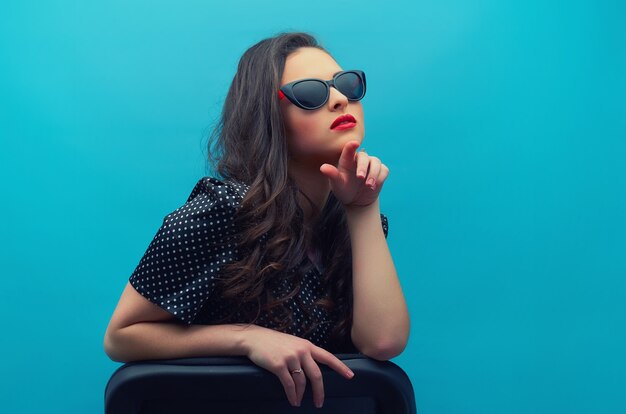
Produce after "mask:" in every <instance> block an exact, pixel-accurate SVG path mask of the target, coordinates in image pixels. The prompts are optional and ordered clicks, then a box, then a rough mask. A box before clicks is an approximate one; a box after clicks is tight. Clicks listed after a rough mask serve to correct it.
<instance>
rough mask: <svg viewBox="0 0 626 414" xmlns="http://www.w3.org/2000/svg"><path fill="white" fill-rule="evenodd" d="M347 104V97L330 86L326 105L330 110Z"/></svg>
mask: <svg viewBox="0 0 626 414" xmlns="http://www.w3.org/2000/svg"><path fill="white" fill-rule="evenodd" d="M346 106H348V98H347V97H346V95H344V94H342V93H341V92H339V91H338V90H337V88H335V87H334V86H331V87H330V96H329V97H328V107H329V109H330V110H331V111H336V110H339V109H342V108H345V107H346Z"/></svg>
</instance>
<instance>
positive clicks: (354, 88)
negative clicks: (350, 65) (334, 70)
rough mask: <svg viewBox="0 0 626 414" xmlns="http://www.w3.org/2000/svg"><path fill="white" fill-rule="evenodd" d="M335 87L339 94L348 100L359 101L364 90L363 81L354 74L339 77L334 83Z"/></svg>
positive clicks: (344, 74) (347, 73) (349, 73)
mask: <svg viewBox="0 0 626 414" xmlns="http://www.w3.org/2000/svg"><path fill="white" fill-rule="evenodd" d="M335 86H337V89H338V90H339V92H341V93H342V94H344V95H345V96H346V98H348V99H350V100H359V99H361V98H362V97H363V93H364V89H365V88H364V86H365V85H363V80H362V79H361V77H360V76H359V75H357V74H356V73H354V72H346V73H343V74H341V75H339V76H338V77H337V79H336V81H335Z"/></svg>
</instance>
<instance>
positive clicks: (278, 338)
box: [244, 325, 353, 407]
mask: <svg viewBox="0 0 626 414" xmlns="http://www.w3.org/2000/svg"><path fill="white" fill-rule="evenodd" d="M244 342H245V343H244V347H245V349H246V355H247V356H248V358H250V360H251V361H252V362H254V363H255V364H256V365H258V366H260V367H261V368H265V369H266V370H268V371H270V372H272V373H273V374H275V375H276V376H277V377H278V379H280V382H281V383H282V384H283V387H284V388H285V393H286V394H287V398H288V399H289V402H290V403H291V405H294V406H300V404H301V403H302V397H303V395H304V390H305V388H306V377H307V376H308V377H309V379H310V380H311V386H312V392H313V401H314V402H315V403H316V405H318V406H319V407H321V406H322V404H323V403H324V383H323V381H322V372H321V371H320V369H319V367H318V366H317V364H316V361H317V362H322V363H323V364H325V365H328V366H329V367H331V368H332V369H334V370H335V371H337V372H339V373H340V374H341V375H342V376H344V377H345V378H347V379H350V378H352V376H353V374H348V373H349V372H351V371H350V368H348V366H347V365H346V364H344V363H343V362H341V360H340V359H339V358H337V357H336V356H334V355H333V354H332V353H330V352H328V351H326V350H325V349H323V348H320V347H318V346H316V345H313V344H312V343H311V342H310V341H308V340H306V339H304V338H300V337H298V336H295V335H290V334H285V333H282V332H278V331H275V330H273V329H268V328H264V327H262V326H258V325H254V326H253V329H252V330H251V331H250V332H249V334H248V336H246V339H245V341H244ZM296 369H302V372H300V373H294V374H292V373H291V371H293V370H296Z"/></svg>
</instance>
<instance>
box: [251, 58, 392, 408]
mask: <svg viewBox="0 0 626 414" xmlns="http://www.w3.org/2000/svg"><path fill="white" fill-rule="evenodd" d="M341 70H343V69H342V68H341V67H340V66H339V65H338V64H337V62H335V60H334V59H333V58H332V57H331V56H330V55H329V54H327V53H326V52H324V51H322V50H319V49H317V48H311V47H304V48H299V49H297V50H296V51H294V52H293V53H292V54H290V55H289V56H288V57H287V59H286V61H285V68H284V72H283V76H282V79H281V85H284V84H286V83H289V82H293V81H295V80H298V79H302V78H318V79H325V80H330V79H332V77H333V74H334V73H336V72H338V71H341ZM280 105H281V112H282V114H283V118H284V121H285V130H286V132H287V140H288V142H287V144H288V148H289V155H290V159H289V174H290V176H291V177H292V178H293V179H294V180H295V182H296V183H297V184H298V187H299V188H300V189H301V190H302V191H303V192H305V194H306V196H308V197H309V198H310V199H311V200H312V201H313V203H314V204H315V207H311V206H310V204H309V203H308V202H307V201H306V199H305V197H304V196H301V199H300V200H299V203H300V206H301V207H302V209H303V211H304V213H305V220H312V219H313V218H315V217H317V215H319V213H320V212H321V209H322V208H323V206H324V205H325V203H326V200H327V198H328V196H329V194H330V192H331V191H332V192H333V193H334V195H335V197H337V199H338V200H339V201H341V202H342V203H343V205H344V206H345V207H346V211H347V213H348V214H349V216H350V218H351V217H353V216H355V217H356V216H358V215H360V216H362V217H365V216H369V217H370V218H373V219H374V220H375V221H377V222H378V223H379V221H380V218H379V216H378V214H379V213H378V211H379V210H378V204H377V202H378V195H379V193H380V191H381V189H382V186H383V183H384V181H385V179H386V178H387V175H388V174H389V169H388V168H387V166H385V165H384V164H382V162H381V161H380V159H378V158H377V157H373V156H369V155H368V154H367V153H366V152H365V151H360V152H357V148H358V147H359V146H360V145H361V143H362V142H363V137H364V135H365V125H364V118H363V107H362V105H361V102H360V101H358V102H350V101H348V99H347V98H346V96H344V95H343V94H342V93H341V92H339V91H338V90H337V89H335V88H330V97H329V99H328V102H327V103H326V104H325V105H324V106H322V107H321V108H318V109H316V110H312V111H310V110H305V109H301V108H298V107H297V106H296V105H294V104H293V103H291V102H290V101H289V100H288V99H282V100H281V101H280ZM343 114H351V115H352V116H354V118H355V119H356V121H357V125H356V126H355V127H354V128H351V129H347V130H331V129H330V125H331V124H332V123H333V121H334V120H335V119H336V118H337V117H338V116H340V115H343ZM367 206H369V207H368V211H370V213H365V214H363V211H364V210H363V208H365V207H367ZM371 206H374V207H375V209H372V208H371ZM355 220H356V221H355ZM358 220H362V219H361V218H355V219H351V222H355V223H359V221H358ZM368 220H369V218H368ZM377 226H378V228H377V231H378V232H379V233H381V234H380V235H378V236H379V237H382V230H381V229H380V224H377ZM383 242H384V241H383ZM385 246H386V244H385ZM378 250H381V249H378ZM374 256H375V255H374ZM276 340H278V338H276ZM284 340H285V338H281V340H280V341H279V342H280V343H278V342H277V343H274V344H273V345H274V346H275V347H284V349H283V352H282V353H279V354H282V355H289V356H290V357H288V358H286V361H282V362H283V363H280V362H274V363H270V362H269V361H270V360H272V359H273V358H276V355H277V354H273V355H269V354H267V355H266V354H265V353H267V352H269V351H267V350H268V349H272V348H271V347H270V348H267V347H263V348H261V347H259V348H257V350H258V351H257V352H259V354H258V355H257V354H255V353H250V354H249V356H250V357H251V359H252V360H253V361H255V362H256V363H257V365H261V366H264V365H265V366H267V367H269V368H268V369H270V370H273V371H275V372H276V373H277V375H278V376H279V378H280V380H281V382H282V384H283V386H284V388H285V391H286V393H287V396H288V397H289V399H290V401H292V404H293V403H294V402H295V403H296V404H294V405H300V403H301V401H302V397H303V395H304V390H305V387H306V383H307V377H308V378H309V379H310V380H311V387H312V393H313V399H314V401H315V403H316V405H317V406H321V404H322V403H323V400H324V388H323V381H322V376H321V372H320V369H319V367H318V366H317V363H316V361H317V362H322V363H324V364H327V365H329V366H330V367H332V368H334V369H335V370H336V371H338V372H340V373H342V374H343V375H344V376H345V377H346V378H350V376H349V375H346V370H347V366H345V364H343V362H341V361H340V360H339V359H337V358H336V357H335V356H334V355H332V354H330V353H327V352H326V351H324V350H323V349H322V348H319V347H316V346H315V345H313V344H311V343H310V342H308V341H304V340H302V339H300V338H297V337H293V338H292V341H291V342H290V343H286V342H284ZM303 341H304V342H303ZM297 369H302V372H301V373H292V371H294V370H297Z"/></svg>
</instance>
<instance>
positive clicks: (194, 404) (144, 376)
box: [104, 354, 417, 414]
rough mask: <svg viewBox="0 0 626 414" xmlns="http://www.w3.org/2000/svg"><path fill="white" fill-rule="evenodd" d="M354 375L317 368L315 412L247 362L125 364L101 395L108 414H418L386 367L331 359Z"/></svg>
mask: <svg viewBox="0 0 626 414" xmlns="http://www.w3.org/2000/svg"><path fill="white" fill-rule="evenodd" d="M335 356H336V357H337V358H339V359H340V360H342V361H343V362H344V363H345V364H346V365H347V366H348V367H350V369H351V370H352V371H353V372H354V374H355V376H354V377H353V378H352V379H346V378H344V377H343V376H341V375H340V374H339V373H338V372H336V371H334V370H333V369H331V368H329V367H328V366H326V365H324V364H322V363H320V364H318V365H319V367H320V369H321V371H322V375H323V379H324V406H323V407H322V408H315V406H314V405H313V398H312V393H311V385H310V382H309V381H308V380H307V387H306V390H305V393H304V397H303V398H302V405H301V406H300V407H293V406H291V404H289V401H288V400H287V395H286V394H285V390H284V388H283V386H282V384H281V382H280V380H279V379H278V377H276V376H275V375H274V374H273V373H271V372H269V371H267V370H265V369H263V368H261V367H259V366H257V365H255V364H254V363H253V362H252V361H250V359H248V358H247V357H244V356H241V357H239V356H237V357H208V358H182V359H170V360H150V361H137V362H129V363H126V364H124V365H122V366H121V367H119V368H118V369H117V370H116V371H115V372H114V373H113V375H112V376H111V378H110V379H109V382H108V383H107V386H106V389H105V393H104V394H105V395H104V405H105V413H106V414H166V413H168V414H174V413H176V414H197V413H204V414H206V413H279V414H282V413H342V414H352V413H355V414H357V413H358V414H361V413H363V414H365V413H398V414H400V413H409V414H415V413H416V412H417V410H416V407H415V396H414V394H413V386H412V385H411V381H410V379H409V377H408V376H407V375H406V373H405V372H404V371H403V370H402V369H401V368H400V367H399V366H397V365H396V364H394V363H393V362H391V361H377V360H375V359H372V358H369V357H367V356H365V355H362V354H335Z"/></svg>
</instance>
